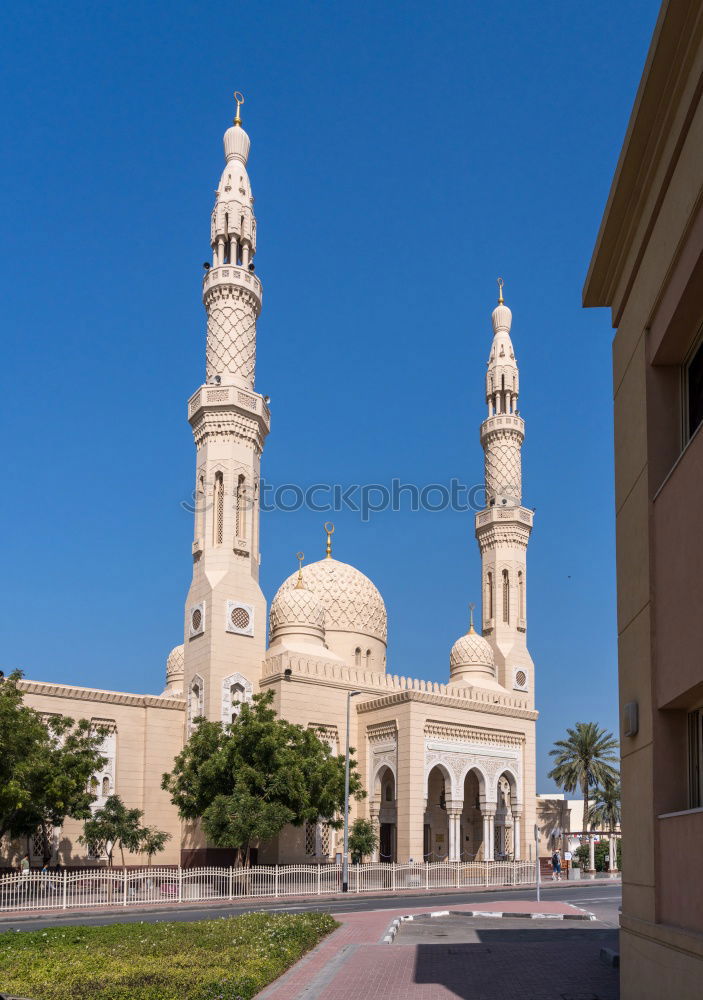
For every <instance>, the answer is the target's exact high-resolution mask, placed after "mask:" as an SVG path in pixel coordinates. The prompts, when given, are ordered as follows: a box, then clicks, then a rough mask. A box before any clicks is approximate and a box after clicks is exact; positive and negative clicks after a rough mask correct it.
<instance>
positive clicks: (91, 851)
mask: <svg viewBox="0 0 703 1000" xmlns="http://www.w3.org/2000/svg"><path fill="white" fill-rule="evenodd" d="M106 855H107V849H106V846H105V841H104V840H96V841H94V842H93V843H92V844H88V857H89V858H90V859H91V861H99V860H100V859H101V858H104V857H106Z"/></svg>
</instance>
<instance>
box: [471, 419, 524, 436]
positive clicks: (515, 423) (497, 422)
mask: <svg viewBox="0 0 703 1000" xmlns="http://www.w3.org/2000/svg"><path fill="white" fill-rule="evenodd" d="M513 429H515V430H517V431H519V432H520V433H521V435H522V436H523V437H524V436H525V421H524V420H523V419H522V417H517V416H515V414H514V413H496V414H494V415H493V416H492V417H486V419H485V420H484V421H483V423H482V424H481V438H483V437H485V435H486V434H489V433H490V432H491V431H498V430H513Z"/></svg>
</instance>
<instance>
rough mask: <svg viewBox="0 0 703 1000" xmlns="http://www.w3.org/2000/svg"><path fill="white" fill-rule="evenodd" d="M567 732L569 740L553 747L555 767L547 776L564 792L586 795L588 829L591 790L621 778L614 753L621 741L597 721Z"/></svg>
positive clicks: (585, 811)
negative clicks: (577, 791)
mask: <svg viewBox="0 0 703 1000" xmlns="http://www.w3.org/2000/svg"><path fill="white" fill-rule="evenodd" d="M566 733H567V739H565V740H557V741H556V743H555V744H554V749H553V750H550V751H549V754H550V756H551V757H554V767H553V768H552V770H551V771H550V772H549V774H548V776H547V777H549V778H551V779H552V781H554V782H556V784H557V785H558V786H559V788H563V789H564V791H565V792H575V791H576V790H577V789H578V790H579V791H580V792H581V793H582V794H583V824H584V827H585V828H586V829H588V825H589V820H590V811H591V810H590V804H589V793H590V790H591V789H592V788H597V787H598V786H599V785H600V786H601V787H603V788H605V787H606V786H607V785H608V784H615V783H616V782H617V781H618V779H619V777H620V775H619V773H618V769H617V763H618V758H617V756H616V755H615V753H614V751H615V750H617V747H618V741H617V740H616V739H615V737H614V736H613V734H612V733H609V732H608V731H607V730H605V729H601V728H600V727H599V726H598V725H596V723H595V722H577V723H576V726H575V727H574V729H567V730H566Z"/></svg>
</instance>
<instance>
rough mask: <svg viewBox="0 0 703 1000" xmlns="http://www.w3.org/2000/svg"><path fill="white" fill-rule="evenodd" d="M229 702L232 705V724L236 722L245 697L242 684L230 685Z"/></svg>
mask: <svg viewBox="0 0 703 1000" xmlns="http://www.w3.org/2000/svg"><path fill="white" fill-rule="evenodd" d="M229 694H230V700H231V704H232V722H236V721H237V718H238V716H239V713H240V712H241V710H242V702H243V701H244V699H245V697H246V691H245V690H244V685H243V684H239V683H237V684H232V686H231V687H230V689H229Z"/></svg>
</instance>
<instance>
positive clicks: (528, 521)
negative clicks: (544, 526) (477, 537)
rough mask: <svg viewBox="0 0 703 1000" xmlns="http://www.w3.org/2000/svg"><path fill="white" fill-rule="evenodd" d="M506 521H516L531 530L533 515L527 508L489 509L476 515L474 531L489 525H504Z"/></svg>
mask: <svg viewBox="0 0 703 1000" xmlns="http://www.w3.org/2000/svg"><path fill="white" fill-rule="evenodd" d="M506 521H517V522H518V523H519V524H524V525H526V526H527V527H529V528H532V525H533V522H534V514H533V512H532V511H531V510H530V509H529V508H528V507H489V508H488V510H481V511H479V512H478V514H477V515H476V530H477V531H478V530H479V529H480V528H485V527H487V526H488V525H490V524H505V522H506Z"/></svg>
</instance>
